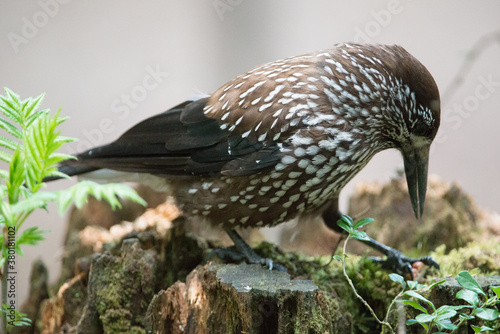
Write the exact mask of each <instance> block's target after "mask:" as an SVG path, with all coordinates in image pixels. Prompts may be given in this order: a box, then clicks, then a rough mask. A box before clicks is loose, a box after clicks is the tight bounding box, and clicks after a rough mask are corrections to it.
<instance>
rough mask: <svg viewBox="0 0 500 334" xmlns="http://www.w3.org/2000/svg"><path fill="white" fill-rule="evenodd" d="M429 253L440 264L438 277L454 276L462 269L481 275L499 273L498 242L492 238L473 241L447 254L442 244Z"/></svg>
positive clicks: (499, 251) (499, 255)
mask: <svg viewBox="0 0 500 334" xmlns="http://www.w3.org/2000/svg"><path fill="white" fill-rule="evenodd" d="M431 255H432V257H433V258H434V259H435V260H436V261H437V262H438V263H439V264H440V265H441V271H440V272H439V275H440V277H447V276H456V275H457V274H458V273H459V272H461V271H462V270H467V271H469V272H470V273H471V274H477V275H481V276H489V275H494V274H496V275H498V274H499V273H500V243H498V241H496V240H494V239H490V240H486V241H473V242H470V243H468V244H467V245H466V246H465V247H461V248H457V249H452V250H451V251H449V253H448V254H446V247H445V246H444V245H443V246H440V247H438V248H437V249H436V251H435V252H433V253H432V254H431Z"/></svg>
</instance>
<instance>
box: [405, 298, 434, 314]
mask: <svg viewBox="0 0 500 334" xmlns="http://www.w3.org/2000/svg"><path fill="white" fill-rule="evenodd" d="M398 302H401V303H403V304H404V305H409V306H411V307H413V308H414V309H416V310H419V311H421V312H423V313H426V314H428V313H429V312H428V311H427V310H426V309H425V307H423V306H422V305H420V304H419V303H417V302H416V301H413V300H406V299H404V300H398Z"/></svg>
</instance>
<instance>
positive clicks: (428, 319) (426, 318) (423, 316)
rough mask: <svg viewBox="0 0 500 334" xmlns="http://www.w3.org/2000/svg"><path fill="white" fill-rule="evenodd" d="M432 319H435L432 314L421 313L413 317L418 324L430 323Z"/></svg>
mask: <svg viewBox="0 0 500 334" xmlns="http://www.w3.org/2000/svg"><path fill="white" fill-rule="evenodd" d="M434 319H436V315H435V314H434V313H433V314H424V313H421V314H419V315H417V316H416V317H415V320H417V321H418V322H419V323H427V322H431V321H433V320H434Z"/></svg>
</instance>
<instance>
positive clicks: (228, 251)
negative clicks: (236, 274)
mask: <svg viewBox="0 0 500 334" xmlns="http://www.w3.org/2000/svg"><path fill="white" fill-rule="evenodd" d="M210 253H211V254H213V255H215V256H217V257H218V258H219V259H221V260H222V261H226V262H241V261H245V260H246V262H248V263H250V264H260V265H262V266H264V267H266V268H269V270H277V271H284V272H286V271H287V269H286V267H285V266H283V265H281V264H279V263H275V262H274V261H273V260H272V259H269V258H263V257H260V256H259V255H257V254H255V253H253V252H252V253H253V254H243V253H242V252H240V251H239V250H238V249H237V248H236V247H234V246H232V247H227V248H217V249H213V250H212V251H211V252H210ZM247 255H249V256H247ZM210 257H211V255H209V256H208V257H207V259H208V258H210Z"/></svg>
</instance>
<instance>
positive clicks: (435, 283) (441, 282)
mask: <svg viewBox="0 0 500 334" xmlns="http://www.w3.org/2000/svg"><path fill="white" fill-rule="evenodd" d="M444 282H446V280H445V279H443V280H441V281H438V282H434V283H432V284H431V285H429V290H430V289H432V288H433V287H435V286H438V285H440V284H443V283H444Z"/></svg>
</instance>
